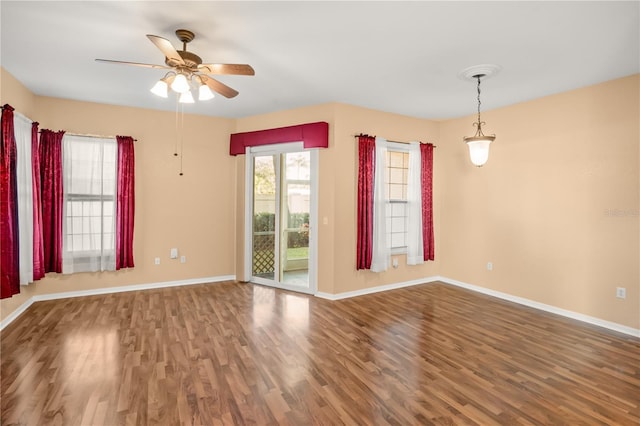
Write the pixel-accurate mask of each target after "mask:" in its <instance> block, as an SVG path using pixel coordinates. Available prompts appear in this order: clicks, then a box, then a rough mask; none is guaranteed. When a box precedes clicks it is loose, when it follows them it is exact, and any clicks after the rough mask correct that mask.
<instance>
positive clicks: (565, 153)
mask: <svg viewBox="0 0 640 426" xmlns="http://www.w3.org/2000/svg"><path fill="white" fill-rule="evenodd" d="M639 86H640V76H637V75H636V76H633V77H628V78H624V79H619V80H614V81H611V82H607V83H603V84H599V85H596V86H592V87H587V88H584V89H579V90H576V91H572V92H567V93H563V94H559V95H554V96H549V97H545V98H541V99H538V100H534V101H531V102H526V103H522V104H518V105H514V106H510V107H507V108H502V109H498V110H494V111H487V112H485V113H483V118H484V119H485V121H486V122H487V126H486V130H487V131H488V132H489V133H491V132H496V133H497V136H498V137H497V139H496V142H495V143H494V144H493V147H492V151H491V156H490V159H489V162H488V163H487V165H486V166H484V167H483V168H475V167H473V166H472V165H471V164H470V162H469V160H468V155H467V152H466V146H465V145H464V143H463V142H462V136H465V135H469V132H470V131H471V130H472V128H471V123H472V122H473V120H474V117H465V118H461V119H454V120H447V121H443V122H434V121H429V120H423V119H417V118H411V117H405V116H400V115H396V114H390V113H385V112H381V111H374V110H369V109H366V108H359V107H355V106H349V105H343V104H337V103H332V104H324V105H317V106H312V107H304V108H298V109H295V110H291V111H280V112H274V113H270V114H264V115H259V116H254V117H247V118H241V119H237V120H230V119H222V118H212V117H202V116H193V115H187V116H185V141H186V142H185V151H184V153H185V159H184V161H185V162H184V170H185V175H184V176H182V177H180V176H178V164H177V160H176V158H174V157H173V156H172V154H173V147H174V145H175V127H174V126H175V117H174V115H173V113H167V112H158V111H150V110H142V109H135V108H123V107H115V106H108V105H100V104H90V103H84V102H74V101H66V100H61V99H52V98H43V97H37V96H34V95H33V94H31V93H30V92H29V91H28V90H26V89H25V88H24V87H23V86H22V85H21V84H20V83H18V82H17V81H16V80H15V79H14V78H13V77H11V76H10V75H9V74H7V73H6V72H4V70H3V72H2V92H1V93H0V94H1V96H2V103H5V102H6V103H10V104H12V105H13V106H14V107H15V108H16V110H18V111H20V112H23V113H25V115H27V116H29V117H31V118H33V119H36V120H38V121H39V122H40V123H41V128H51V129H53V130H57V129H65V130H68V131H72V132H79V133H93V134H106V135H115V134H129V135H132V136H134V137H135V138H137V139H138V142H137V143H136V167H137V169H136V174H137V181H136V195H137V200H136V234H135V256H136V267H135V268H134V269H131V270H124V271H119V272H112V273H101V274H78V275H73V276H60V275H55V274H49V276H47V278H45V279H44V280H42V281H40V282H37V283H35V284H32V285H30V286H27V287H22V293H21V294H20V295H17V296H14V297H13V298H11V299H5V300H2V302H1V304H0V308H1V309H2V313H1V315H0V317H1V318H5V317H6V316H7V315H9V314H10V313H11V312H12V311H14V310H15V309H17V308H18V307H19V306H20V305H21V304H22V303H24V302H25V301H26V300H28V298H29V297H31V296H33V295H37V294H47V293H57V292H62V291H74V290H76V291H77V290H87V289H94V288H103V287H113V286H122V285H129V284H144V283H153V282H161V281H172V280H183V279H189V278H204V277H210V276H220V275H233V274H235V275H237V277H238V279H244V278H245V277H244V276H243V262H244V259H243V250H244V240H245V238H244V223H243V221H244V213H243V212H244V162H245V158H244V156H237V157H229V155H228V143H229V134H230V133H233V132H242V131H251V130H259V129H268V128H274V127H281V126H288V125H294V124H300V123H307V122H314V121H327V122H328V123H329V131H330V140H329V145H330V146H329V148H328V149H323V150H321V151H320V170H319V218H320V221H319V222H320V225H319V226H320V229H319V264H320V268H319V274H318V290H319V291H321V292H325V293H334V294H335V293H341V292H347V291H354V290H361V289H365V288H370V287H376V286H380V285H385V284H392V283H399V282H405V281H410V280H417V279H421V278H424V277H430V276H435V275H441V276H444V277H447V278H451V279H455V280H459V281H463V282H466V283H469V284H474V285H478V286H482V287H486V288H488V289H492V290H496V291H501V292H504V293H508V294H511V295H514V296H519V297H524V298H527V299H531V300H534V301H537V302H540V303H545V304H549V305H553V306H556V307H559V308H562V309H567V310H571V311H574V312H578V313H582V314H585V315H589V316H593V317H596V318H600V319H603V320H607V321H612V322H615V323H619V324H622V325H626V326H629V327H634V328H636V329H638V328H640V314H639V313H640V306H639V305H640V288H639V286H640V261H639V259H640V252H639V251H640V241H639V239H640V215H639V214H638V211H639V209H640V176H639V173H638V168H639V164H640V149H639V145H640V142H639V141H640V134H639V123H638V121H639V119H638V117H639V116H640V111H639V104H640V102H639V99H640V87H639ZM361 132H362V133H368V134H372V135H377V136H382V137H385V138H387V139H390V140H400V141H409V140H416V139H418V140H422V141H425V142H427V141H428V142H434V143H435V144H436V145H437V149H436V150H435V170H434V212H435V224H434V225H435V231H436V234H435V236H436V242H435V244H436V261H435V262H428V263H426V264H425V265H421V266H406V264H405V256H398V258H399V263H400V267H399V268H398V269H397V270H394V269H390V270H389V271H387V272H385V273H381V274H375V273H372V272H369V271H356V270H355V247H356V228H355V221H356V180H357V144H356V141H355V139H354V135H355V134H358V133H361ZM203 135H206V136H205V137H203ZM324 218H326V222H327V224H324V221H323V219H324ZM171 247H178V248H179V249H180V254H184V255H186V256H187V263H186V264H184V265H182V264H180V263H179V262H178V261H175V260H170V259H168V255H169V249H170V248H171ZM156 256H159V257H161V258H162V263H161V265H159V266H155V265H154V264H153V258H154V257H156ZM487 262H493V264H494V269H493V271H487V270H486V263H487ZM615 287H626V288H627V299H625V300H621V299H616V298H615Z"/></svg>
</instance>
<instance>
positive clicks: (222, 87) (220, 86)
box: [200, 75, 238, 98]
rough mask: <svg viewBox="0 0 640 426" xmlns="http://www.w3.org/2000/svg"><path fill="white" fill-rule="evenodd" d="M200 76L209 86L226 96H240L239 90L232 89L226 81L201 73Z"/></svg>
mask: <svg viewBox="0 0 640 426" xmlns="http://www.w3.org/2000/svg"><path fill="white" fill-rule="evenodd" d="M200 78H201V79H202V81H203V83H204V84H206V85H207V86H209V89H211V90H213V91H214V92H218V93H220V94H221V95H222V96H224V97H225V98H234V97H236V96H238V91H237V90H234V89H232V88H231V87H229V86H227V85H226V84H224V83H220V82H219V81H218V80H215V79H213V78H211V77H207V76H204V75H201V76H200Z"/></svg>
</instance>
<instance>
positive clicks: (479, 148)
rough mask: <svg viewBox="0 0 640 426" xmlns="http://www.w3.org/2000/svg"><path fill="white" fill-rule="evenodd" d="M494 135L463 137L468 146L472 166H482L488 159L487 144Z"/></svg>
mask: <svg viewBox="0 0 640 426" xmlns="http://www.w3.org/2000/svg"><path fill="white" fill-rule="evenodd" d="M494 139H495V137H490V136H486V137H482V138H475V137H470V138H465V142H466V143H467V146H468V147H469V157H470V158H471V162H472V163H473V165H474V166H478V167H481V166H484V164H485V163H486V162H487V160H488V159H489V145H491V142H493V140H494Z"/></svg>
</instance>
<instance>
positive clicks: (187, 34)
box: [96, 29, 255, 103]
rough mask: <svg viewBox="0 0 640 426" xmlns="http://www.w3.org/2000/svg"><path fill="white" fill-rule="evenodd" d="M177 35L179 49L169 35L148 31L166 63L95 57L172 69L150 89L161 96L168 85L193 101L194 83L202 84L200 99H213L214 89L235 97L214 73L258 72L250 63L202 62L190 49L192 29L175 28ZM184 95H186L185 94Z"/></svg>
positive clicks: (225, 95)
mask: <svg viewBox="0 0 640 426" xmlns="http://www.w3.org/2000/svg"><path fill="white" fill-rule="evenodd" d="M176 36H178V39H179V40H180V41H181V42H182V50H176V49H175V48H174V47H173V45H172V44H171V42H170V41H169V40H167V39H166V38H163V37H159V36H156V35H151V34H147V38H148V39H149V40H151V42H152V43H153V44H155V45H156V47H157V48H158V49H160V51H161V52H162V53H163V54H164V56H165V59H164V62H165V64H166V65H156V64H143V63H139V62H125V61H114V60H110V59H96V61H98V62H106V63H110V64H124V65H134V66H137V67H146V68H157V69H166V70H170V71H169V72H168V73H167V74H166V75H165V76H164V77H163V78H162V79H160V81H159V82H158V83H156V86H154V87H153V88H152V89H151V91H152V92H153V93H155V94H157V95H159V96H162V97H167V90H168V87H171V89H172V90H173V91H175V92H177V93H179V94H180V95H181V96H180V102H186V103H190V102H193V96H192V95H191V91H190V87H191V83H193V84H196V85H198V86H199V92H200V100H206V99H211V98H212V97H213V93H211V90H213V91H215V92H217V93H219V94H221V95H222V96H224V97H226V98H233V97H235V96H237V95H238V91H237V90H234V89H232V88H231V87H229V86H227V85H226V84H224V83H222V82H220V81H218V80H216V79H214V78H213V77H211V74H214V75H255V71H254V70H253V68H252V67H251V66H250V65H247V64H203V63H202V59H201V58H200V56H198V55H196V54H195V53H193V52H188V51H187V44H188V43H189V42H190V41H192V40H193V39H194V38H195V34H194V33H193V32H191V31H189V30H184V29H179V30H176ZM183 96H184V98H183Z"/></svg>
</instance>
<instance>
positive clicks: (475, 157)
mask: <svg viewBox="0 0 640 426" xmlns="http://www.w3.org/2000/svg"><path fill="white" fill-rule="evenodd" d="M499 69H500V67H498V66H497V65H476V66H473V67H470V68H467V69H465V70H463V71H461V72H460V74H459V76H460V77H463V78H466V79H472V78H473V79H474V80H476V82H477V85H478V86H477V87H478V121H477V122H475V123H473V125H474V126H476V134H475V135H473V136H465V137H464V142H465V143H466V144H467V146H468V147H469V157H470V158H471V162H472V163H473V164H474V165H475V166H478V167H482V166H483V165H484V164H485V163H486V162H487V160H488V159H489V146H490V145H491V142H493V141H494V140H495V139H496V135H485V134H484V133H483V131H482V125H483V124H486V123H485V122H484V121H482V119H481V118H480V105H481V104H482V102H481V101H480V81H481V79H483V78H488V77H490V76H491V75H493V74H495V73H496V72H498V70H499Z"/></svg>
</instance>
